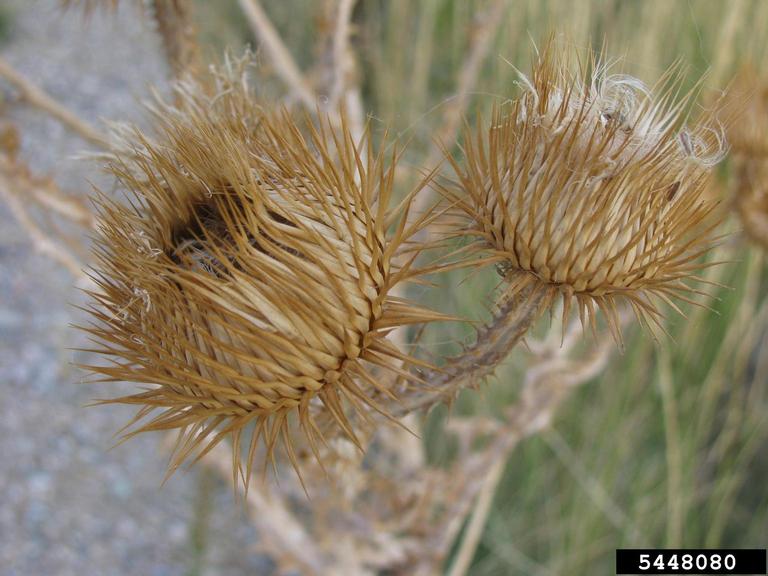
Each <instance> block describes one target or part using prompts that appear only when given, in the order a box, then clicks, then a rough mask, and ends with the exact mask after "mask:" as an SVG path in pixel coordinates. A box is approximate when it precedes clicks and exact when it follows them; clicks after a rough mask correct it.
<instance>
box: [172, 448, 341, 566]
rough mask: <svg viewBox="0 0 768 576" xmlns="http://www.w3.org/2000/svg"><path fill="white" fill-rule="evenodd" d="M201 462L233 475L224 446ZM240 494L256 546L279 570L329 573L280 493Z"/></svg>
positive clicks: (262, 488)
mask: <svg viewBox="0 0 768 576" xmlns="http://www.w3.org/2000/svg"><path fill="white" fill-rule="evenodd" d="M169 438H171V445H173V443H175V436H172V435H169ZM202 462H203V463H204V464H205V465H207V466H210V467H211V468H212V469H214V470H215V471H216V472H218V473H219V474H220V475H221V476H222V477H224V478H226V477H231V476H232V456H231V454H230V452H229V448H228V447H227V446H226V445H224V444H219V445H217V446H216V447H215V448H213V449H212V450H211V451H210V452H208V454H206V455H205V457H204V458H203V460H202ZM236 489H239V487H237V486H236ZM241 494H242V495H243V496H244V497H245V503H246V505H247V509H248V512H249V517H250V519H251V521H252V522H253V524H254V526H256V528H257V529H258V531H259V538H260V540H261V542H260V543H259V546H260V547H261V548H264V549H266V550H268V551H269V553H270V557H271V558H272V559H273V560H275V561H276V562H277V563H278V565H279V566H280V567H281V568H282V569H285V570H287V569H290V568H297V569H299V570H300V572H301V574H307V575H314V574H317V575H321V574H328V573H330V572H328V569H329V568H330V567H329V565H328V564H329V562H328V560H327V559H326V558H325V557H324V555H323V554H322V553H321V551H320V550H319V549H318V548H317V546H316V545H315V540H314V539H313V538H312V536H311V535H310V534H309V533H308V532H307V531H306V530H305V528H304V526H302V524H301V522H300V521H299V520H298V519H297V518H296V517H295V515H294V514H293V513H292V512H291V511H290V510H289V509H288V508H287V507H286V505H285V501H284V499H283V498H281V497H280V495H279V494H277V493H274V494H272V495H271V496H270V495H268V494H267V487H266V486H253V487H252V489H251V490H248V492H247V493H245V492H241Z"/></svg>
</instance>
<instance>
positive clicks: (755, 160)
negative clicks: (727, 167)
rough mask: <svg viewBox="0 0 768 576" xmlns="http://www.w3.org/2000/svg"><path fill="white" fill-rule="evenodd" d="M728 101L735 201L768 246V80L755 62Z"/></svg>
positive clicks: (756, 237) (750, 230)
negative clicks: (757, 69) (733, 117)
mask: <svg viewBox="0 0 768 576" xmlns="http://www.w3.org/2000/svg"><path fill="white" fill-rule="evenodd" d="M728 103H729V104H730V107H731V108H732V109H733V110H734V112H733V115H734V116H737V118H736V120H735V121H734V122H733V123H732V124H731V125H730V126H729V129H728V141H729V142H730V143H731V144H732V149H733V155H732V156H733V170H732V176H733V192H734V196H733V203H734V206H735V208H736V213H737V214H738V216H739V218H740V220H741V223H742V225H743V227H744V231H745V232H746V233H747V235H748V236H749V237H750V238H751V239H752V241H754V242H755V243H757V244H758V245H760V246H762V247H763V248H766V249H768V137H766V134H768V82H766V81H765V80H761V79H760V77H759V75H758V74H757V72H756V71H755V70H754V68H752V67H751V66H745V67H744V68H743V69H742V70H740V71H739V73H738V74H737V76H736V79H735V81H734V85H733V89H732V91H731V94H730V95H729V99H728Z"/></svg>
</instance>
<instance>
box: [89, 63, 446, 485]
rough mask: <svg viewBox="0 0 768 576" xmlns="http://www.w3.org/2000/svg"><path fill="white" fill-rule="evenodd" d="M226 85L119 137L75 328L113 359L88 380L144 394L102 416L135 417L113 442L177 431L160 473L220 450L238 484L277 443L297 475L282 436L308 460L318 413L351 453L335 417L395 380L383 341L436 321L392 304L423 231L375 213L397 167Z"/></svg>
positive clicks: (405, 304) (180, 96)
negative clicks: (87, 322)
mask: <svg viewBox="0 0 768 576" xmlns="http://www.w3.org/2000/svg"><path fill="white" fill-rule="evenodd" d="M241 68H242V66H241V67H237V66H230V67H229V68H228V69H225V70H224V71H223V72H221V71H219V72H215V76H214V80H215V82H212V83H211V84H210V87H208V88H203V86H201V85H198V84H194V83H186V84H181V85H180V86H179V87H178V89H177V94H176V97H177V98H176V101H177V102H178V103H179V104H177V105H176V106H169V105H162V104H160V105H157V106H155V108H154V119H155V124H156V128H157V136H156V137H154V138H150V137H147V136H144V135H142V134H141V133H140V132H139V131H138V130H133V131H131V130H127V129H123V131H122V132H123V137H124V142H123V145H122V147H120V148H119V151H118V152H116V154H115V157H114V158H113V161H112V163H111V170H112V172H113V173H114V174H115V175H116V176H117V177H118V179H119V181H120V182H121V183H122V185H123V187H124V188H125V190H126V192H127V193H128V197H129V201H128V202H127V203H125V202H118V201H115V200H111V199H109V198H107V197H106V196H105V195H103V194H102V195H100V197H99V198H98V200H97V203H98V205H99V208H100V221H101V225H100V232H99V235H98V237H97V239H96V248H95V251H96V256H97V264H96V265H95V271H94V274H93V276H94V279H95V281H96V283H97V285H98V289H96V290H94V291H92V292H91V295H92V297H93V299H94V300H95V304H94V305H93V306H91V314H92V318H93V319H94V320H95V321H94V322H93V323H92V325H91V326H89V327H88V328H86V329H87V330H88V331H89V332H90V333H91V335H92V336H93V337H94V340H95V341H96V342H97V343H98V344H99V346H98V349H97V351H98V352H99V353H100V354H102V355H105V356H107V357H108V358H111V359H112V363H111V364H107V365H97V366H89V367H88V368H90V369H91V370H93V371H94V372H96V373H97V374H99V375H101V377H102V379H103V380H105V381H132V382H138V383H143V384H146V385H147V386H146V387H145V388H144V389H143V390H142V391H140V392H137V393H135V394H131V395H128V396H124V397H121V398H117V399H114V400H110V402H118V403H125V404H134V405H138V406H140V409H139V411H138V413H137V415H136V417H135V419H134V420H133V421H132V422H131V424H130V425H129V426H131V425H134V426H135V429H132V431H131V432H129V434H128V435H129V436H130V435H133V434H135V433H138V432H142V431H149V430H169V429H175V430H178V433H179V441H178V443H177V445H176V450H175V453H174V457H173V459H172V462H171V470H173V469H175V468H176V467H178V465H180V464H181V463H182V461H184V460H185V459H187V458H188V457H190V456H196V457H197V458H199V457H200V456H202V454H204V453H205V451H206V449H207V448H210V447H212V446H213V445H215V444H216V443H217V442H219V441H220V440H221V439H222V438H224V437H225V436H227V435H231V437H232V439H233V454H234V470H233V472H235V473H239V474H242V475H244V477H245V478H246V482H247V479H248V478H250V471H251V465H252V463H253V461H254V458H255V457H256V454H257V451H259V450H260V448H265V453H266V457H267V458H271V456H272V452H273V449H274V448H275V446H276V444H277V443H278V442H282V443H283V444H284V445H285V447H286V451H287V454H288V456H289V457H290V459H291V461H292V462H293V463H294V465H296V455H295V453H294V448H293V446H292V440H291V438H292V437H293V436H292V433H291V432H290V431H289V426H290V425H289V423H290V422H294V421H295V422H297V423H298V426H299V427H300V429H301V431H302V432H303V433H304V435H305V437H306V438H307V439H308V443H309V445H310V446H311V448H312V450H313V451H315V454H316V455H317V454H318V450H317V448H318V446H317V440H318V439H322V434H321V432H320V427H319V426H318V425H317V422H316V417H317V416H318V415H321V414H322V415H323V419H324V421H327V420H330V421H332V422H335V424H337V425H338V426H339V427H340V428H341V429H343V431H344V432H345V433H346V435H347V436H348V437H349V438H351V439H352V440H353V441H355V442H357V439H356V434H355V430H354V429H353V420H352V419H350V418H348V415H349V410H350V409H354V410H356V411H357V412H359V413H365V412H366V411H367V410H369V409H370V408H374V409H376V403H375V402H374V400H373V399H372V398H373V397H374V396H375V395H377V394H382V393H383V394H389V393H390V390H389V386H390V385H389V384H387V385H384V384H381V380H380V379H378V378H377V377H376V374H377V372H378V371H379V370H380V369H384V370H385V371H390V374H393V373H398V374H400V375H401V376H402V377H405V378H412V376H411V375H410V371H409V370H407V366H408V364H409V363H411V362H417V361H416V360H415V359H413V358H411V357H409V356H408V355H406V354H403V353H401V352H400V351H399V350H398V349H397V348H396V347H395V346H394V345H393V344H391V343H390V342H388V341H387V340H386V335H387V333H388V332H389V331H391V330H392V329H394V328H396V327H398V326H403V325H408V324H412V323H419V322H427V321H432V320H437V319H440V318H442V316H440V315H439V314H437V313H433V312H431V311H429V310H426V309H423V308H420V307H418V306H415V305H413V304H412V303H410V302H409V301H407V300H405V299H403V298H400V297H396V296H394V295H392V294H391V293H392V290H393V288H394V287H395V286H397V285H398V284H400V283H402V282H404V281H407V280H409V279H411V278H413V277H414V276H416V275H418V274H419V273H420V272H419V271H418V270H416V269H415V268H414V267H413V266H412V263H413V260H414V258H415V255H416V254H417V253H418V250H417V249H416V245H415V244H413V243H412V242H410V238H411V237H412V236H413V235H414V234H415V233H416V232H417V231H418V230H419V229H420V228H421V227H422V226H423V225H424V224H425V223H426V222H427V221H428V220H429V219H430V218H431V216H430V215H429V213H427V214H424V215H422V216H421V217H420V218H415V219H414V220H415V221H414V222H413V223H410V224H408V225H406V218H407V215H408V214H407V213H408V208H409V206H410V200H411V198H412V197H413V195H412V194H411V195H409V196H408V197H407V198H406V199H405V200H403V201H402V202H401V203H400V204H399V207H398V208H397V209H396V210H393V211H389V210H388V205H389V203H390V196H391V192H392V184H393V176H394V168H395V166H394V164H395V160H396V158H394V157H393V159H392V160H391V162H387V161H386V159H385V157H384V156H383V153H381V154H375V153H374V151H373V148H372V144H371V140H370V137H369V136H366V137H364V138H363V139H361V141H360V142H354V141H353V138H352V136H351V135H350V133H349V131H348V130H347V128H346V124H345V123H344V121H343V118H344V117H343V115H342V125H341V126H340V127H337V128H332V127H331V125H330V122H329V121H328V120H327V119H326V120H322V119H321V120H320V122H319V123H317V124H313V122H312V121H310V120H309V119H308V118H305V121H303V122H301V123H297V122H295V121H294V120H293V119H292V118H291V116H290V115H289V114H288V113H287V112H281V113H268V112H265V111H264V109H263V108H261V107H260V106H258V105H257V104H256V102H255V101H254V97H253V96H252V95H251V94H250V93H249V90H248V87H247V83H246V82H245V79H246V77H245V74H244V72H243V71H242V69H241ZM393 156H394V155H393ZM387 165H388V167H387ZM404 363H405V367H404V366H403V364H404ZM372 367H374V368H375V369H372ZM392 380H393V378H388V379H387V381H388V382H390V383H391V382H392ZM156 411H159V413H156ZM246 431H247V434H246ZM248 434H250V439H249V440H248V446H249V449H248V458H247V466H248V469H247V472H244V471H242V469H241V467H240V450H241V438H243V437H245V436H247V435H248ZM260 439H261V440H260ZM238 471H239V472H238Z"/></svg>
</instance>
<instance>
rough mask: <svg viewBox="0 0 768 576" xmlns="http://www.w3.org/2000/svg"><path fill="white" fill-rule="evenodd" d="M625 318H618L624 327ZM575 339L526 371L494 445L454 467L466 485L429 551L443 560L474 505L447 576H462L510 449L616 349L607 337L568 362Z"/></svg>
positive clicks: (536, 429) (547, 419)
mask: <svg viewBox="0 0 768 576" xmlns="http://www.w3.org/2000/svg"><path fill="white" fill-rule="evenodd" d="M627 318H628V315H627V314H624V315H622V317H621V321H622V322H625V321H626V320H627ZM576 341H577V340H576V339H569V341H567V342H568V345H563V346H562V347H560V348H556V349H550V350H548V351H547V352H546V353H543V354H542V355H541V358H540V360H541V362H542V363H541V364H540V369H538V370H537V369H531V370H529V371H528V372H527V374H526V379H525V383H524V385H523V390H522V393H521V397H520V401H519V402H518V403H517V404H516V405H515V406H513V407H512V409H511V410H510V412H509V418H508V421H507V423H506V424H505V425H503V426H501V427H500V428H499V430H498V431H497V432H496V433H495V435H494V440H493V441H492V442H491V444H490V445H489V447H488V448H487V449H485V450H484V451H483V452H482V453H480V454H478V455H476V456H475V457H473V458H471V459H470V460H468V461H467V462H466V463H462V462H459V463H458V466H459V467H460V470H459V471H457V472H456V474H452V475H451V477H452V478H456V477H457V476H459V475H461V477H463V478H465V479H468V480H467V482H466V483H465V486H464V488H463V490H462V494H461V496H460V497H459V498H456V499H455V500H454V502H455V504H454V506H453V507H452V509H450V510H449V511H448V514H447V515H446V521H444V522H441V523H440V524H441V528H440V529H439V530H438V531H437V533H436V534H435V535H434V536H433V546H434V547H433V550H437V551H438V554H437V556H438V557H440V556H442V557H444V556H445V555H446V554H447V552H448V550H449V548H450V546H451V544H452V542H453V541H454V538H455V535H456V533H458V530H459V529H460V527H461V524H462V521H463V519H464V518H465V517H466V516H467V514H468V513H469V511H470V507H471V505H472V503H473V502H476V504H475V508H474V511H473V513H472V514H473V516H472V519H471V520H470V524H469V526H468V528H467V531H466V532H465V535H464V539H463V540H462V543H461V544H460V547H459V552H458V553H457V556H456V559H455V561H454V563H453V565H452V566H451V570H450V572H449V574H450V576H461V575H463V574H465V573H466V571H467V569H468V568H469V565H470V563H471V561H472V558H473V557H474V554H475V550H476V548H477V544H478V543H479V541H480V536H481V535H482V530H483V527H484V525H485V521H486V519H487V516H488V513H489V512H490V504H491V502H492V499H493V495H494V493H495V491H496V488H497V486H498V483H499V481H500V480H501V477H502V472H503V469H504V465H505V464H506V461H507V459H508V458H509V456H510V454H511V453H512V451H513V450H514V449H515V447H516V446H517V445H518V444H519V443H520V442H521V441H522V440H524V439H525V438H527V437H529V436H532V435H534V434H536V433H538V432H540V431H541V430H542V429H544V428H546V427H547V426H549V423H550V422H551V419H552V417H553V416H554V414H555V413H556V412H557V410H558V408H559V407H560V406H561V405H562V403H563V401H564V400H565V399H566V398H567V397H568V396H569V395H570V393H571V391H572V390H573V389H574V388H575V387H577V386H578V385H580V384H583V383H585V382H587V381H589V380H590V379H592V378H594V377H595V376H596V375H597V374H599V373H600V372H601V371H602V370H603V368H604V367H605V365H606V363H607V361H608V359H609V358H610V353H611V351H612V350H614V349H615V344H614V341H613V339H612V338H611V337H610V336H607V337H605V338H603V339H602V340H601V341H600V342H599V343H598V344H597V345H596V346H595V348H594V349H593V351H592V353H591V354H590V355H589V356H588V357H587V358H586V359H584V360H581V361H572V360H568V358H567V355H568V353H569V352H570V351H571V348H572V346H573V345H574V344H575V342H576Z"/></svg>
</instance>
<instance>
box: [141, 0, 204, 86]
mask: <svg viewBox="0 0 768 576" xmlns="http://www.w3.org/2000/svg"><path fill="white" fill-rule="evenodd" d="M152 10H153V13H154V18H155V22H157V28H158V32H159V33H160V38H161V39H162V42H163V49H164V50H165V55H166V59H167V60H168V64H169V65H170V67H171V71H172V73H173V75H174V77H176V78H181V77H183V76H184V75H185V74H188V73H191V74H195V73H197V72H199V70H200V66H201V62H200V47H199V46H198V43H197V30H196V28H195V25H194V22H193V19H192V4H191V2H190V1H189V0H152Z"/></svg>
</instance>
